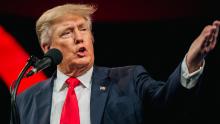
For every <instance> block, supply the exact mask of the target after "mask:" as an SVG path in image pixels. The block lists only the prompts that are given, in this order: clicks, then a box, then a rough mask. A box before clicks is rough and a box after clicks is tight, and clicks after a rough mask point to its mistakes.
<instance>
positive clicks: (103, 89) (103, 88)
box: [99, 86, 107, 91]
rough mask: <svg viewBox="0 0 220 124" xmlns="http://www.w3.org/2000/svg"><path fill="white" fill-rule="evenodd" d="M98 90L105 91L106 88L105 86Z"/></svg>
mask: <svg viewBox="0 0 220 124" xmlns="http://www.w3.org/2000/svg"><path fill="white" fill-rule="evenodd" d="M99 89H100V90H101V91H106V89H107V87H106V86H100V87H99Z"/></svg>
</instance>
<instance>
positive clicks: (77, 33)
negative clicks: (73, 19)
mask: <svg viewBox="0 0 220 124" xmlns="http://www.w3.org/2000/svg"><path fill="white" fill-rule="evenodd" d="M82 42H83V37H82V34H81V32H80V31H79V30H78V29H76V30H75V44H79V43H82Z"/></svg>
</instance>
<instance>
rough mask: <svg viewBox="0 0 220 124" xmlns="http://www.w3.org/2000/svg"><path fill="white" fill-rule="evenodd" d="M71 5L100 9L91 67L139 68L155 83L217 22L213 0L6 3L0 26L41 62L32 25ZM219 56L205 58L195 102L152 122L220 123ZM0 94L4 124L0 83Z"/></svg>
mask: <svg viewBox="0 0 220 124" xmlns="http://www.w3.org/2000/svg"><path fill="white" fill-rule="evenodd" d="M71 2H77V3H97V4H98V8H99V9H98V11H97V12H96V13H95V15H94V17H93V18H94V23H93V34H94V37H95V44H94V47H95V65H99V66H108V67H116V66H125V65H143V66H144V67H145V68H146V70H147V71H148V72H150V73H151V75H152V77H154V78H155V79H158V80H166V79H167V78H168V76H169V74H170V73H172V71H173V70H174V69H175V68H176V66H177V65H178V64H180V63H181V61H182V59H183V58H184V56H185V54H186V52H187V50H188V48H189V47H190V44H191V43H192V41H193V40H194V39H195V38H196V37H197V36H198V35H199V34H200V32H201V31H202V29H203V28H204V26H206V25H208V24H211V23H212V22H213V21H214V20H216V19H220V11H219V9H218V4H217V2H216V1H211V0H209V1H199V0H194V1H190V0H181V1H174V0H166V1H163V0H120V1H117V0H93V1H89V0H83V1H82V0H77V1H71V0H69V1H68V0H66V1H61V0H60V1H59V0H57V1H56V0H48V1H45V0H32V1H28V0H7V1H5V2H4V1H1V2H0V25H1V26H3V27H4V28H5V29H6V30H7V31H8V32H10V34H11V35H13V36H14V37H15V38H16V40H17V41H18V42H19V44H21V45H22V46H23V48H24V49H25V50H26V51H28V53H29V54H33V55H36V56H42V55H43V53H42V51H41V50H40V47H39V45H38V41H37V38H36V35H35V30H34V29H35V21H36V20H37V18H38V17H39V16H40V14H41V13H42V12H43V11H45V10H47V9H49V8H51V7H53V6H55V5H58V4H63V3H71ZM0 42H1V41H0ZM219 50H220V48H219V44H217V47H216V49H215V50H214V51H213V52H212V53H211V54H210V55H209V56H207V58H206V66H205V70H204V75H203V80H204V81H203V83H202V84H201V86H200V89H199V90H197V91H196V93H197V94H196V95H197V97H196V98H193V99H190V100H189V101H185V102H183V103H182V106H177V107H175V108H176V109H175V110H174V111H175V112H170V113H171V114H164V115H162V114H161V115H160V116H157V118H155V117H152V118H153V119H158V120H163V119H164V118H165V117H166V119H167V120H168V121H169V120H172V119H174V120H175V122H176V123H180V122H189V121H193V122H196V123H199V122H209V123H212V122H213V123H214V122H215V121H218V122H220V119H219V109H220V107H219V102H218V101H219V98H220V91H219V86H220V84H219V79H218V76H219V72H218V71H219V63H220V59H219V55H220V52H219ZM0 52H4V51H1V50H0ZM6 54H7V53H6ZM53 70H54V68H48V69H46V70H45V73H46V75H47V76H50V75H51V74H52V72H53ZM0 91H1V92H0V100H1V102H0V114H1V116H0V117H1V121H2V122H0V123H4V124H7V123H9V121H8V120H9V117H10V116H9V113H10V95H9V90H8V88H7V87H6V85H5V82H4V81H3V80H2V79H0ZM149 113H150V112H149ZM149 115H150V114H149ZM152 116H154V114H152ZM149 118H151V116H149ZM153 119H152V120H153Z"/></svg>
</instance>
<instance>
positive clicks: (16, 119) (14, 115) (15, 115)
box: [10, 56, 38, 124]
mask: <svg viewBox="0 0 220 124" xmlns="http://www.w3.org/2000/svg"><path fill="white" fill-rule="evenodd" d="M37 60H38V59H37V57H35V56H31V57H30V58H29V59H28V61H27V63H26V65H25V67H24V68H23V69H22V71H21V72H20V74H19V76H18V78H17V80H15V81H14V82H13V83H12V85H11V87H10V94H11V119H10V124H20V116H19V112H18V108H17V105H16V94H17V90H18V87H19V84H20V82H21V79H22V78H23V77H24V75H25V74H26V71H27V70H28V69H29V68H30V67H31V66H33V65H34V64H35V63H36V61H37Z"/></svg>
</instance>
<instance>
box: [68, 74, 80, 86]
mask: <svg viewBox="0 0 220 124" xmlns="http://www.w3.org/2000/svg"><path fill="white" fill-rule="evenodd" d="M79 82H80V81H79V80H78V79H77V78H75V77H70V78H68V79H67V80H66V84H67V85H68V86H69V87H71V88H75V87H76V86H77V85H79Z"/></svg>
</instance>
